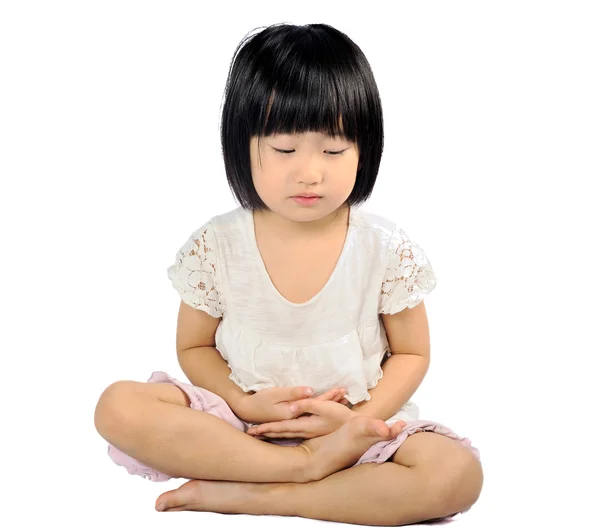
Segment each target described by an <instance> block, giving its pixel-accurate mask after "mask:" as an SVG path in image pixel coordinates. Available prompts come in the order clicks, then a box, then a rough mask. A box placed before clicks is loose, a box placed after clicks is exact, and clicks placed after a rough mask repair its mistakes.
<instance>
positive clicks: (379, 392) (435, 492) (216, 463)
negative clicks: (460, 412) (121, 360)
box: [95, 24, 483, 525]
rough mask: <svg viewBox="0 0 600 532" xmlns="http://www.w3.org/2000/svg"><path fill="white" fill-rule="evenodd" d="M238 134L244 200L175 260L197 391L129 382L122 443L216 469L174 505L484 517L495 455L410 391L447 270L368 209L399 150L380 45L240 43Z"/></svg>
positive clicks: (115, 401)
mask: <svg viewBox="0 0 600 532" xmlns="http://www.w3.org/2000/svg"><path fill="white" fill-rule="evenodd" d="M242 44H243V46H242ZM221 131H222V133H221V135H222V147H223V155H224V160H225V170H226V174H227V179H228V182H229V185H230V187H231V189H232V190H233V192H234V194H235V196H236V198H237V200H238V201H239V203H240V205H241V206H240V207H238V208H237V209H235V210H232V211H230V212H227V213H224V214H221V215H217V216H214V217H212V218H211V219H210V220H208V221H205V223H204V225H202V226H201V227H200V228H199V229H197V230H195V231H194V232H193V233H192V234H191V235H190V237H189V238H188V239H187V241H186V242H185V243H184V244H183V246H182V247H181V248H180V249H179V251H178V252H177V255H176V260H175V262H174V264H172V265H171V266H170V267H169V268H168V277H169V279H170V280H171V282H172V284H173V286H174V287H175V288H176V289H177V291H178V293H179V295H180V297H181V303H180V309H179V316H178V324H177V354H178V360H179V363H180V365H181V368H182V370H183V371H184V373H185V374H186V376H187V377H188V378H189V380H190V382H191V384H188V383H184V382H180V381H179V380H177V379H175V378H173V377H171V376H169V375H167V374H166V373H164V372H155V373H153V374H152V376H151V377H150V379H149V381H148V382H147V383H142V382H135V381H118V382H116V383H114V384H112V385H111V386H109V387H108V388H107V389H106V390H105V391H104V393H103V394H102V396H101V397H100V400H99V402H98V405H97V408H96V412H95V423H96V427H97V430H98V432H99V433H100V434H101V435H102V436H103V437H104V438H105V439H106V440H107V441H108V442H109V456H110V457H111V458H112V459H113V460H114V461H115V462H116V463H117V464H119V465H123V466H125V467H126V468H127V470H128V472H129V473H131V474H136V475H142V476H144V477H146V478H148V479H150V480H154V481H163V480H167V479H169V478H178V477H184V478H189V479H200V480H191V481H190V482H188V483H186V484H184V485H183V486H181V487H180V488H179V489H177V490H172V491H169V492H167V493H164V494H163V495H161V496H160V497H159V498H158V500H157V504H156V508H157V509H158V510H165V509H168V510H206V511H213V512H222V513H247V514H278V515H295V516H304V517H310V518H315V519H323V520H331V521H340V522H347V523H357V524H369V525H401V524H408V523H415V522H420V521H425V520H432V519H439V518H443V517H444V516H451V515H455V514H457V513H458V512H465V511H467V510H468V508H469V507H470V506H471V505H472V504H473V503H474V502H475V501H476V500H477V498H478V496H479V493H480V490H481V486H482V481H483V477H482V470H481V464H480V461H479V452H478V450H477V449H476V448H475V447H473V446H471V442H470V440H469V439H467V438H464V437H459V436H457V435H456V434H455V433H454V432H452V431H451V430H450V429H449V428H447V427H446V426H444V425H442V424H441V423H437V422H433V421H426V420H422V419H420V415H419V409H418V407H417V405H416V404H415V403H413V402H411V401H409V399H410V397H411V396H412V395H413V394H414V392H415V390H416V389H417V388H418V386H419V385H420V383H421V381H422V380H423V378H424V376H425V374H426V372H427V368H428V366H429V347H430V345H429V330H428V322H427V316H426V313H425V307H424V303H423V299H424V298H425V296H426V295H427V294H428V293H429V292H431V291H432V290H433V288H434V287H435V285H436V276H435V274H434V272H433V270H432V267H431V265H430V263H429V260H428V259H427V256H426V255H425V253H424V251H423V250H422V249H421V248H420V247H419V246H418V245H417V243H416V242H415V241H413V240H411V239H410V238H409V237H408V236H407V235H406V233H405V232H404V231H403V230H402V228H401V227H399V226H398V225H396V224H395V223H393V222H391V221H388V220H387V219H385V218H383V217H380V216H378V215H375V214H372V213H368V212H366V211H364V210H362V209H361V208H359V207H358V206H359V205H360V204H361V203H363V202H364V201H365V200H366V199H367V198H368V197H369V195H370V194H371V191H372V189H373V186H374V185H375V180H376V177H377V173H378V169H379V163H380V159H381V155H382V150H383V125H382V109H381V102H380V99H379V94H378V90H377V86H376V84H375V81H374V79H373V74H372V72H371V69H370V66H369V63H368V62H367V60H366V58H365V57H364V55H363V53H362V52H361V50H360V49H359V48H358V46H357V45H356V44H355V43H354V42H353V41H351V40H350V39H349V38H348V37H347V36H346V35H345V34H343V33H341V32H339V31H338V30H336V29H334V28H332V27H331V26H328V25H325V24H312V25H306V26H293V25H284V24H280V25H274V26H270V27H267V28H266V29H264V30H263V31H261V32H260V33H258V34H256V35H254V36H253V37H251V38H248V39H247V41H246V42H243V43H241V44H240V46H239V47H238V49H237V50H236V54H235V56H234V60H233V61H232V64H231V68H230V72H229V77H228V82H227V90H226V97H225V104H224V108H223V116H222V130H221ZM306 387H310V389H306ZM292 406H295V407H296V409H295V410H294V411H292V408H290V407H292Z"/></svg>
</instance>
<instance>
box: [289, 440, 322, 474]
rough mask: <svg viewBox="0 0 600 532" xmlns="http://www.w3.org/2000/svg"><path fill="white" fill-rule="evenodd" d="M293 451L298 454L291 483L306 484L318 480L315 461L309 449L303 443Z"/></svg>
mask: <svg viewBox="0 0 600 532" xmlns="http://www.w3.org/2000/svg"><path fill="white" fill-rule="evenodd" d="M294 450H295V451H297V452H298V461H297V464H298V466H297V468H296V470H295V471H294V474H295V479H294V481H293V482H296V483H298V484H306V483H307V482H314V481H316V480H319V478H317V477H318V471H317V461H316V459H315V456H314V454H313V452H312V450H311V449H310V447H309V446H308V445H306V443H305V442H303V443H301V444H300V445H297V446H296V447H294Z"/></svg>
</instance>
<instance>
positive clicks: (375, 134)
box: [221, 24, 383, 211]
mask: <svg viewBox="0 0 600 532" xmlns="http://www.w3.org/2000/svg"><path fill="white" fill-rule="evenodd" d="M307 131H315V132H321V133H324V134H326V135H330V136H332V137H333V136H341V137H342V138H344V139H346V140H349V141H351V142H356V144H357V146H358V151H359V161H358V170H357V175H356V183H355V185H354V189H353V190H352V192H351V193H350V196H349V197H348V199H347V200H346V202H345V203H346V204H347V205H359V204H361V203H364V202H365V201H366V200H367V198H368V197H369V196H370V195H371V192H372V190H373V187H374V185H375V180H376V179H377V174H378V172H379V164H380V161H381V155H382V153H383V112H382V108H381V99H380V97H379V91H378V89H377V84H376V83H375V78H374V76H373V72H372V71H371V67H370V65H369V62H368V61H367V59H366V57H365V55H364V54H363V52H362V51H361V49H360V48H359V47H358V46H357V45H356V44H355V43H354V42H353V41H352V40H351V39H350V38H349V37H348V36H347V35H346V34H344V33H342V32H341V31H339V30H337V29H335V28H333V27H332V26H329V25H327V24H308V25H304V26H296V25H291V24H274V25H271V26H267V27H266V28H265V29H263V30H262V31H260V33H257V34H256V35H253V36H249V37H248V36H246V38H244V40H242V42H240V44H239V45H238V47H237V48H236V51H235V53H234V56H233V59H232V60H231V64H230V67H229V74H228V77H227V83H226V86H225V101H224V105H223V112H222V117H221V147H222V152H223V159H224V162H225V173H226V175H227V181H228V183H229V187H230V188H231V190H232V192H233V194H234V196H235V197H236V199H237V200H238V201H239V203H240V205H241V206H242V207H243V208H244V209H246V210H258V211H263V210H268V207H267V205H265V203H264V202H263V201H262V199H261V198H260V196H259V195H258V193H257V192H256V189H255V188H254V184H253V182H252V172H251V166H250V140H251V138H252V137H253V136H257V137H258V140H259V141H260V138H261V137H262V136H268V135H272V134H280V133H284V134H294V133H304V132H307Z"/></svg>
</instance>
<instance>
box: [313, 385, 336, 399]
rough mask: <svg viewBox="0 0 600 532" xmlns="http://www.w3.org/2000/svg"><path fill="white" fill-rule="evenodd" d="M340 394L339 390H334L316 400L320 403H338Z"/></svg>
mask: <svg viewBox="0 0 600 532" xmlns="http://www.w3.org/2000/svg"><path fill="white" fill-rule="evenodd" d="M339 394H340V392H339V390H338V389H337V388H334V389H333V390H329V391H328V392H325V393H322V394H321V395H319V396H317V397H315V398H314V399H315V400H318V401H337V397H338V396H339Z"/></svg>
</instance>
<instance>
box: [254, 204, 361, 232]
mask: <svg viewBox="0 0 600 532" xmlns="http://www.w3.org/2000/svg"><path fill="white" fill-rule="evenodd" d="M349 216H350V209H349V207H347V206H346V205H344V206H343V207H340V208H339V209H337V210H335V211H333V212H332V213H330V214H328V215H327V216H324V217H323V218H319V219H318V220H312V221H309V222H296V221H294V220H290V219H288V218H285V217H283V216H281V215H279V214H277V213H276V212H273V211H262V212H261V211H255V212H254V223H255V225H256V223H257V222H258V224H261V225H262V224H264V225H266V226H268V227H269V233H270V234H271V235H272V236H275V237H278V238H280V239H293V238H299V239H301V238H304V237H306V238H312V237H313V236H316V235H319V236H323V235H324V234H325V235H326V234H328V233H332V232H334V231H337V230H338V229H339V228H340V227H341V226H343V227H344V228H346V227H347V226H348V221H349Z"/></svg>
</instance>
